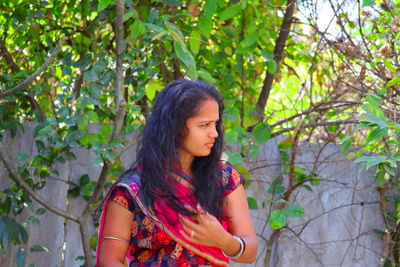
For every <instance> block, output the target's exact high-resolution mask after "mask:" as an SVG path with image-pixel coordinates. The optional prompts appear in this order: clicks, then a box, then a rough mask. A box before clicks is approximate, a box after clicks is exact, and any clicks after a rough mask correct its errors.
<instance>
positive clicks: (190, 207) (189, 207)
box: [183, 204, 197, 213]
mask: <svg viewBox="0 0 400 267" xmlns="http://www.w3.org/2000/svg"><path fill="white" fill-rule="evenodd" d="M183 206H184V207H185V208H186V209H187V210H189V211H191V212H193V213H197V211H196V210H195V209H194V208H193V207H192V206H190V205H188V204H184V205H183Z"/></svg>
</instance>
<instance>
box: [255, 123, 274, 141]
mask: <svg viewBox="0 0 400 267" xmlns="http://www.w3.org/2000/svg"><path fill="white" fill-rule="evenodd" d="M253 136H254V140H255V141H256V142H257V143H258V144H260V145H261V144H264V143H266V142H267V141H268V140H269V139H270V138H271V129H270V127H269V126H268V124H266V123H260V124H257V125H256V126H255V127H254V129H253Z"/></svg>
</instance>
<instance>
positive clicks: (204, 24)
mask: <svg viewBox="0 0 400 267" xmlns="http://www.w3.org/2000/svg"><path fill="white" fill-rule="evenodd" d="M211 28H212V18H211V17H210V18H207V17H203V16H201V17H200V19H199V29H200V31H201V32H202V33H203V34H204V36H205V37H207V39H208V38H209V37H210V31H211Z"/></svg>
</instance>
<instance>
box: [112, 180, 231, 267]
mask: <svg viewBox="0 0 400 267" xmlns="http://www.w3.org/2000/svg"><path fill="white" fill-rule="evenodd" d="M118 185H120V186H123V187H125V188H126V189H128V191H129V193H130V194H131V195H132V197H133V198H135V200H136V203H137V204H138V205H139V207H140V209H141V210H142V211H143V213H144V214H145V215H147V216H148V217H150V218H151V219H152V220H153V221H154V222H155V223H157V224H158V226H159V227H160V228H162V229H163V230H164V231H165V232H166V233H167V234H169V235H170V236H171V237H172V238H173V239H174V240H175V241H176V242H178V243H180V244H182V245H183V246H184V247H186V248H187V249H189V250H192V251H193V252H194V253H196V254H197V255H199V256H202V257H204V258H206V259H207V260H209V261H211V262H213V263H215V264H219V265H222V266H229V265H228V263H227V262H225V261H221V260H218V259H216V258H214V257H212V256H210V255H208V254H206V253H203V252H202V251H200V250H198V249H197V248H195V247H193V246H192V245H190V244H189V243H186V242H185V241H184V240H182V239H180V238H179V237H177V236H176V235H175V234H174V233H172V232H171V231H170V230H169V229H168V228H167V227H166V226H165V225H164V224H163V223H162V222H161V221H160V220H159V219H158V218H157V217H155V216H154V215H153V214H151V212H150V211H147V209H146V208H145V206H144V205H143V203H142V201H141V200H140V198H139V197H138V196H137V194H135V193H134V192H133V191H132V189H131V188H130V186H129V185H127V184H124V183H118V184H116V186H118Z"/></svg>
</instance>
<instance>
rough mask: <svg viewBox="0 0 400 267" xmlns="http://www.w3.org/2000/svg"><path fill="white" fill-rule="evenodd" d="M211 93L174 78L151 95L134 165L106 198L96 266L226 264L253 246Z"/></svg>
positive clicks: (247, 257) (216, 97)
mask: <svg viewBox="0 0 400 267" xmlns="http://www.w3.org/2000/svg"><path fill="white" fill-rule="evenodd" d="M222 111H223V102H222V100H221V96H220V94H219V93H218V91H216V90H215V88H213V87H212V86H209V85H207V84H205V83H203V82H200V81H189V80H179V81H175V82H173V83H171V84H170V85H168V86H167V87H166V88H164V89H163V90H162V91H161V92H160V93H159V94H158V95H157V97H156V99H155V101H154V105H153V108H152V112H151V115H150V117H149V118H148V120H147V122H146V126H145V129H144V133H143V137H142V141H141V143H140V145H139V149H138V155H137V160H136V163H135V164H134V167H132V168H131V169H130V170H128V171H127V172H125V173H124V174H123V175H122V176H121V178H120V179H119V180H118V182H117V183H116V184H115V185H114V186H113V188H112V189H111V190H110V192H109V193H108V195H107V198H106V200H105V205H104V210H103V213H102V216H101V222H100V231H99V241H98V247H97V266H107V267H108V266H228V263H229V260H230V259H232V260H234V261H236V262H246V263H250V262H253V261H254V260H255V258H256V255H257V241H256V235H255V232H254V228H253V224H252V221H251V217H250V213H249V209H248V204H247V199H246V193H245V191H244V188H243V183H244V180H243V178H242V177H241V176H240V174H239V173H238V172H237V171H236V170H235V169H234V168H233V167H232V166H231V165H229V164H228V163H226V162H222V161H220V157H221V153H222V149H223V129H222V122H221V115H222Z"/></svg>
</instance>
